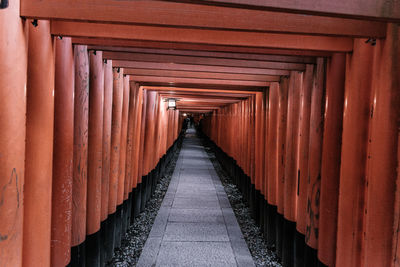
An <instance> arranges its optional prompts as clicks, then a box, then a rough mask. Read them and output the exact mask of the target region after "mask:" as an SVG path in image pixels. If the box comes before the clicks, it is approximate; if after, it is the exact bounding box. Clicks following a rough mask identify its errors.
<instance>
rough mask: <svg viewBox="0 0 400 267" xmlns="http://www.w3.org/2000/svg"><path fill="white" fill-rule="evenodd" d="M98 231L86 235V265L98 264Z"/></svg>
mask: <svg viewBox="0 0 400 267" xmlns="http://www.w3.org/2000/svg"><path fill="white" fill-rule="evenodd" d="M100 243H101V242H100V231H97V232H96V233H93V234H91V235H88V236H86V247H85V252H86V266H100Z"/></svg>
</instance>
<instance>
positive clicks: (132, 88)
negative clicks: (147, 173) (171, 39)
mask: <svg viewBox="0 0 400 267" xmlns="http://www.w3.org/2000/svg"><path fill="white" fill-rule="evenodd" d="M128 86H129V111H128V130H127V132H128V135H127V139H126V167H125V173H126V174H125V183H124V200H126V201H125V202H127V204H125V203H124V205H126V213H124V214H126V217H125V220H126V222H125V223H126V227H128V226H129V225H130V222H131V215H132V198H133V197H132V193H133V191H132V189H133V188H132V182H133V176H134V175H133V171H134V165H135V162H134V161H133V158H134V151H133V149H134V143H135V142H134V136H135V128H136V127H135V126H136V120H137V113H136V106H137V99H138V96H137V92H138V91H137V90H136V89H137V88H138V87H139V85H138V84H135V83H130V81H128Z"/></svg>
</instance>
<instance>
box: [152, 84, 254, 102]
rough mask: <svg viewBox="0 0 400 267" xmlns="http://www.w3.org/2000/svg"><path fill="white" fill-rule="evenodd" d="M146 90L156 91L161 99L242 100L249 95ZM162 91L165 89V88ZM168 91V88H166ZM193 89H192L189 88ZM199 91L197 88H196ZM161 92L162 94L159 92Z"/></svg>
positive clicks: (187, 90)
mask: <svg viewBox="0 0 400 267" xmlns="http://www.w3.org/2000/svg"><path fill="white" fill-rule="evenodd" d="M146 89H147V90H152V91H157V92H158V93H159V94H160V95H162V97H166V98H168V97H171V96H176V97H190V98H193V97H199V98H202V97H205V98H210V97H211V98H212V97H215V98H217V99H218V98H221V97H223V98H225V99H238V100H243V99H246V98H248V97H249V96H250V95H251V94H244V93H240V94H238V93H226V90H224V93H220V92H199V91H195V92H193V91H189V88H184V89H185V90H186V91H174V90H158V89H157V88H155V87H146ZM163 89H166V88H165V87H164V88H163ZM168 89H169V87H168ZM191 89H193V88H191ZM198 89H199V88H198ZM161 91H162V92H161Z"/></svg>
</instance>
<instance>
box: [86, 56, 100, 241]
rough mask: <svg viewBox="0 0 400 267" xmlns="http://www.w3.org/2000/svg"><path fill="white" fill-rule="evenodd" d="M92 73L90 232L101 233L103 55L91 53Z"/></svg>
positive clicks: (89, 142)
mask: <svg viewBox="0 0 400 267" xmlns="http://www.w3.org/2000/svg"><path fill="white" fill-rule="evenodd" d="M89 60H90V74H89V79H90V80H89V86H90V88H89V137H88V139H89V140H88V192H87V194H88V196H87V223H86V227H87V230H86V233H87V235H91V234H94V233H96V232H97V231H99V229H100V219H101V184H102V182H101V178H102V165H103V164H102V161H103V109H104V107H103V102H104V71H103V53H102V52H101V51H96V52H95V51H90V53H89Z"/></svg>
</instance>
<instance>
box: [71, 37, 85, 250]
mask: <svg viewBox="0 0 400 267" xmlns="http://www.w3.org/2000/svg"><path fill="white" fill-rule="evenodd" d="M74 60H75V100H74V101H75V103H74V160H73V167H74V169H73V185H72V203H73V205H72V238H71V246H77V245H79V244H81V243H82V242H83V241H84V240H85V236H86V201H87V156H88V119H89V114H88V111H89V57H88V52H87V47H86V46H84V45H76V46H75V47H74Z"/></svg>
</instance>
